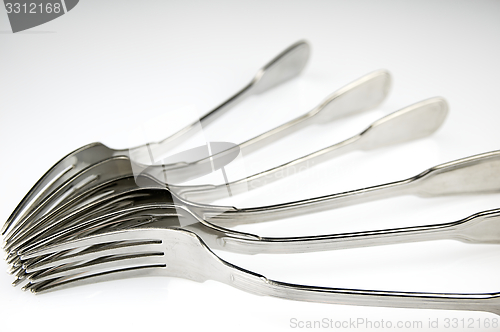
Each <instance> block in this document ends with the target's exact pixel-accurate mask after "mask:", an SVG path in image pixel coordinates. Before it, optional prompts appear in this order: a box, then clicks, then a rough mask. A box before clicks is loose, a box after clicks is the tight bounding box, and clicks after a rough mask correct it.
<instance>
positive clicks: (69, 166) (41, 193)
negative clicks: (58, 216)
mask: <svg viewBox="0 0 500 332" xmlns="http://www.w3.org/2000/svg"><path fill="white" fill-rule="evenodd" d="M309 54H310V48H309V45H308V43H307V42H305V41H299V42H297V43H295V44H293V45H291V46H290V47H288V48H287V49H286V50H284V51H283V52H282V53H280V54H279V55H278V56H276V57H275V58H274V59H273V60H271V61H270V62H269V63H267V64H266V65H265V66H264V67H262V68H261V69H260V70H259V71H258V72H257V74H256V75H255V76H254V78H253V79H252V81H251V82H250V83H249V84H248V85H246V86H245V87H244V88H242V89H241V90H240V91H238V92H237V93H236V94H234V95H233V96H232V97H230V98H229V99H228V100H226V101H225V102H223V103H222V104H220V105H219V106H217V107H216V108H215V109H213V110H212V111H210V112H208V113H207V114H205V115H204V116H203V117H201V118H200V119H199V121H196V122H194V123H192V124H190V125H188V126H186V127H185V128H183V129H181V130H179V131H178V132H177V133H175V134H173V135H172V136H170V137H168V138H166V139H164V140H163V141H161V142H157V143H149V144H146V145H144V146H140V147H135V148H130V149H125V150H113V149H110V148H108V147H107V146H105V145H103V144H101V143H92V144H89V145H86V146H83V147H81V148H79V149H77V150H75V151H73V152H71V153H70V154H68V155H67V156H65V157H64V158H62V159H61V160H60V161H58V162H57V163H56V164H55V165H54V166H52V168H51V169H49V170H48V171H47V173H45V174H44V175H43V176H42V178H40V180H38V182H37V183H36V184H35V185H34V186H33V188H31V189H30V191H29V192H28V194H26V196H25V197H24V198H23V199H22V201H21V202H20V203H19V204H18V206H17V207H16V209H15V210H14V211H13V212H12V214H11V215H10V217H9V218H8V220H7V222H6V223H5V224H4V226H3V228H2V231H1V232H2V235H3V234H5V232H6V231H7V230H8V229H9V227H10V226H11V225H12V224H13V223H15V222H17V221H18V220H19V219H21V218H22V217H23V216H25V215H26V214H28V213H30V212H31V211H32V210H33V209H34V208H36V206H37V205H38V204H39V203H40V202H42V201H43V200H44V199H45V197H46V196H47V195H48V194H50V192H51V191H52V190H54V189H55V188H57V187H58V186H59V185H61V184H62V183H64V182H65V181H66V180H68V179H69V178H71V177H72V176H74V175H75V174H78V172H80V171H81V170H83V169H85V168H86V167H88V166H89V165H93V164H95V163H98V162H99V161H102V160H105V159H108V158H110V157H113V156H129V155H130V154H132V155H134V158H135V159H137V158H139V157H140V156H141V155H143V154H146V155H149V154H150V153H153V152H152V150H151V149H152V147H154V148H155V151H154V152H155V154H162V153H163V152H165V151H168V150H170V149H172V147H174V146H176V145H177V144H178V143H179V142H180V141H181V140H185V139H187V138H188V137H189V136H190V135H193V134H195V133H196V129H197V127H198V125H199V124H201V125H202V126H207V125H209V124H210V123H211V122H212V121H214V120H215V119H217V118H218V117H220V116H221V115H222V114H224V113H225V112H227V111H228V110H229V109H230V108H231V107H232V106H234V105H235V104H237V103H238V102H240V101H242V100H243V99H245V98H246V97H248V96H250V95H252V94H259V93H262V92H264V91H266V90H268V89H271V88H273V87H274V86H276V85H278V84H280V83H282V82H284V81H287V80H289V79H291V78H294V77H296V76H297V75H298V74H300V72H301V71H302V69H304V67H305V65H306V63H307V60H308V59H309ZM143 159H144V158H143ZM148 166H149V165H143V164H136V165H135V167H136V168H137V169H138V170H141V169H144V168H147V167H148ZM173 166H175V165H173ZM156 168H160V170H159V172H160V173H161V169H162V167H161V166H157V167H156ZM149 169H152V168H151V166H149ZM153 169H155V168H154V167H153ZM157 171H158V170H157Z"/></svg>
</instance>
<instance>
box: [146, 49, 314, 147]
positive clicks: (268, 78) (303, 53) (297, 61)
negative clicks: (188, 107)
mask: <svg viewBox="0 0 500 332" xmlns="http://www.w3.org/2000/svg"><path fill="white" fill-rule="evenodd" d="M309 54H310V46H309V44H308V43H307V42H306V41H303V40H301V41H298V42H296V43H295V44H293V45H291V46H290V47H288V48H287V49H286V50H284V51H283V52H281V53H280V54H279V55H278V56H276V57H275V58H274V59H273V60H271V61H270V62H269V63H267V64H266V65H265V66H264V67H262V68H261V69H259V71H257V74H256V75H255V76H254V78H253V79H252V81H251V82H250V83H249V84H248V85H246V86H245V87H243V88H242V89H241V90H240V91H238V92H236V93H235V94H234V95H233V96H232V97H230V98H229V99H228V100H226V101H225V102H223V103H222V104H220V105H219V106H217V107H216V108H214V109H213V110H211V111H210V112H208V113H207V114H205V115H204V116H202V117H201V118H200V119H199V121H196V122H194V123H192V124H190V125H188V126H186V127H184V128H183V129H181V130H179V131H178V132H177V133H175V134H173V135H171V136H170V137H167V138H166V139H164V140H162V141H160V142H158V143H157V145H159V147H158V150H159V151H156V152H155V154H157V155H161V154H162V153H164V152H166V151H168V150H170V149H171V148H172V147H175V146H176V145H177V144H178V142H179V141H178V140H179V139H182V140H185V139H188V138H189V135H190V134H191V135H192V134H194V133H195V132H196V130H195V129H196V128H197V127H198V123H200V124H201V125H202V126H207V125H208V124H210V123H211V122H212V121H214V120H216V119H217V118H218V117H220V116H221V115H223V114H224V113H225V112H226V111H228V110H229V109H230V108H231V107H232V106H234V105H236V104H237V103H238V102H240V101H242V100H243V99H245V98H246V97H247V96H249V95H251V94H253V93H261V92H264V91H266V90H268V89H271V88H272V87H274V86H276V85H279V84H281V83H283V82H285V81H287V80H289V79H292V78H294V77H296V76H297V75H299V74H300V73H301V72H302V70H303V69H304V67H305V65H306V63H307V61H308V60H309Z"/></svg>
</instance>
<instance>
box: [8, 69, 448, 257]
mask: <svg viewBox="0 0 500 332" xmlns="http://www.w3.org/2000/svg"><path fill="white" fill-rule="evenodd" d="M384 75H385V74H384ZM377 77H378V76H377ZM355 86H358V85H355ZM348 91H352V90H348ZM447 112H448V106H447V104H446V102H445V101H444V100H443V99H442V98H431V99H428V100H425V101H422V102H420V103H416V104H414V105H411V106H408V107H406V108H404V109H402V110H399V111H397V112H394V113H392V114H390V115H388V116H386V117H384V118H382V119H380V120H378V121H376V122H374V123H373V124H372V125H370V126H369V127H368V128H367V129H366V130H364V131H362V132H361V133H360V134H358V135H355V136H353V137H351V138H349V139H347V140H344V141H342V142H340V143H337V144H334V145H332V146H329V147H326V148H324V149H321V150H319V151H316V152H314V153H311V154H309V155H307V156H304V157H301V158H298V159H296V160H293V161H291V162H288V163H286V164H283V165H281V166H278V167H275V168H273V169H270V170H268V171H265V172H261V173H259V174H255V175H253V176H250V177H247V178H244V179H241V180H238V181H234V182H230V183H228V184H224V185H219V186H210V185H198V186H179V185H169V186H168V188H167V189H166V190H168V191H170V192H172V193H173V194H174V195H173V197H175V199H177V200H182V201H183V202H184V199H186V198H187V199H191V200H194V201H196V202H200V201H204V202H207V201H211V200H214V199H217V198H218V197H221V196H224V195H225V194H226V190H227V189H226V188H227V187H230V189H231V192H232V193H233V194H237V193H240V192H243V191H245V190H248V189H254V188H257V187H259V186H262V185H264V184H266V183H269V182H271V181H273V180H275V179H278V178H283V177H273V176H272V175H273V174H276V173H279V174H291V173H293V172H284V170H285V171H286V170H287V169H288V168H291V167H293V168H295V169H300V167H299V166H300V165H301V164H303V163H306V162H309V163H311V164H318V163H319V162H321V161H324V160H327V159H329V158H332V157H334V156H337V155H339V154H341V153H345V152H348V151H352V150H355V149H374V148H377V147H383V146H387V145H390V144H397V143H402V142H406V141H408V140H413V139H418V138H422V137H426V136H428V135H430V134H431V133H433V132H435V131H436V130H437V129H438V128H439V127H440V126H441V124H442V123H443V121H444V119H445V118H446V115H447ZM132 173H133V170H132V169H131V162H130V161H129V160H128V158H126V157H115V158H110V159H108V160H105V161H102V162H100V163H98V164H95V165H93V166H89V167H88V168H87V169H85V170H83V171H82V172H80V173H79V174H78V175H76V176H75V177H73V178H70V179H68V181H67V182H65V183H63V184H62V185H61V186H60V187H59V188H57V189H56V190H55V191H54V192H52V193H51V194H50V195H48V196H47V197H46V198H45V200H44V201H43V202H41V203H39V204H38V206H37V207H36V208H34V209H33V210H32V211H31V213H30V214H29V215H28V216H27V217H25V218H23V219H21V220H20V221H19V222H18V223H17V224H16V225H14V226H13V227H11V229H10V230H9V232H8V233H7V235H6V237H5V242H4V249H5V250H7V251H8V252H9V253H11V254H12V255H15V253H16V252H17V251H19V248H21V247H22V246H24V245H26V243H28V241H30V240H31V239H32V238H33V236H38V234H39V233H40V231H41V229H43V227H44V225H45V224H46V223H47V220H50V219H53V218H54V217H53V216H54V215H56V216H57V215H61V213H63V212H64V211H68V210H70V209H72V208H74V207H76V206H77V205H78V204H82V202H83V201H92V200H95V199H98V198H99V197H101V196H103V195H104V196H106V195H111V194H115V195H116V194H121V193H122V190H123V189H126V187H123V186H120V185H119V184H118V183H117V182H116V181H115V179H123V178H130V177H132V176H133V174H132ZM89 178H91V179H93V181H89V180H88V179H89ZM141 180H142V177H139V178H136V182H140V181H141ZM82 183H83V184H82ZM75 184H76V185H75ZM141 185H146V184H141ZM158 185H161V184H160V183H158ZM60 202H64V205H63V207H60V208H56V207H57V206H58V205H60V204H59V203H60ZM190 206H191V208H194V207H193V204H190ZM205 209H206V208H205ZM232 210H233V211H234V210H235V208H232V207H217V208H213V207H211V208H209V209H208V211H212V212H213V213H212V214H220V213H222V212H224V211H232ZM51 211H53V212H52V213H50V212H51ZM205 213H207V212H205ZM49 215H50V216H49ZM267 215H268V218H269V217H272V214H267Z"/></svg>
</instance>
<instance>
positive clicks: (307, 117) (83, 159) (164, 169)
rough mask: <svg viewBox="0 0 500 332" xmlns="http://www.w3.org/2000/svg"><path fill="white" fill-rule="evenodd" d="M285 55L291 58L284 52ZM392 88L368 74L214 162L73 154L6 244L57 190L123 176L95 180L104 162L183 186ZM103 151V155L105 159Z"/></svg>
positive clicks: (19, 216) (381, 75) (386, 79)
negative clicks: (120, 161)
mask: <svg viewBox="0 0 500 332" xmlns="http://www.w3.org/2000/svg"><path fill="white" fill-rule="evenodd" d="M300 45H302V44H300ZM292 49H293V48H292ZM285 54H288V53H286V51H285ZM282 58H283V57H282V56H279V57H278V58H277V59H278V60H280V59H282ZM278 60H275V61H278ZM276 63H279V62H271V64H273V65H276ZM265 68H266V67H265ZM390 82H391V77H390V74H389V73H388V72H387V71H385V70H378V71H375V72H372V73H369V74H367V75H365V76H363V77H361V78H360V79H358V80H356V81H354V82H352V83H350V84H348V85H346V86H345V87H343V88H341V89H339V90H337V91H335V92H334V93H332V94H331V95H329V96H328V97H326V98H325V99H324V100H323V101H322V102H321V103H320V104H319V105H318V106H317V107H315V108H313V109H312V110H311V111H309V112H307V113H306V114H304V115H303V116H300V117H298V118H296V119H293V120H291V121H289V122H287V123H285V124H283V125H281V126H278V127H276V128H274V129H272V130H270V131H268V132H265V133H263V134H261V135H258V136H256V137H254V138H252V139H250V140H247V141H245V142H243V143H242V144H240V145H238V146H236V147H234V148H228V149H227V150H222V151H221V150H218V151H215V150H213V151H212V153H213V154H212V155H211V156H210V157H208V158H203V157H202V158H201V159H199V160H198V159H197V158H194V160H191V162H177V163H175V164H171V165H164V164H160V165H158V164H154V165H149V166H146V165H141V164H139V163H138V162H137V160H136V158H137V157H136V153H135V152H134V151H139V150H140V149H138V148H137V149H135V150H131V151H130V154H128V152H127V151H125V150H121V151H119V152H116V153H115V152H113V151H112V150H110V149H108V148H107V147H104V146H103V145H102V144H100V143H94V144H93V145H91V146H90V145H89V146H87V147H85V148H82V149H79V150H77V151H75V152H73V153H71V154H69V155H68V156H66V157H65V158H63V159H62V160H61V161H60V162H59V163H57V164H56V165H55V166H54V167H53V168H52V169H51V170H49V172H48V173H47V174H45V175H44V176H43V177H42V178H41V179H40V180H39V182H38V183H37V184H36V185H35V186H34V187H33V188H32V189H31V190H30V192H29V193H28V194H27V195H26V196H25V197H24V199H23V200H22V201H21V203H20V204H19V205H18V206H17V207H16V209H15V210H14V212H13V213H12V215H11V216H10V217H9V218H8V220H7V222H6V223H5V224H4V226H3V228H2V234H3V235H6V237H7V238H8V237H9V236H10V235H11V234H12V230H13V229H15V228H16V227H19V225H20V224H22V223H24V220H25V219H27V218H29V216H31V215H33V214H34V213H35V212H36V211H37V210H39V209H40V206H41V205H44V202H45V201H46V200H47V199H48V197H50V196H51V195H53V194H54V193H55V192H57V190H58V188H60V187H61V186H63V185H66V186H73V187H74V189H75V190H76V191H77V190H78V189H80V188H81V187H85V186H86V185H87V184H89V183H92V182H94V183H95V182H96V181H95V180H98V181H99V180H102V179H109V178H110V177H113V176H116V174H115V173H114V172H119V173H120V174H122V173H123V172H124V168H121V171H120V170H108V172H109V173H103V174H91V173H90V172H89V170H91V169H92V167H93V166H95V165H97V164H99V162H100V161H103V160H106V159H109V158H111V157H114V156H118V155H120V156H124V157H129V159H130V161H129V163H131V167H126V169H127V172H128V174H129V175H135V176H137V175H139V174H149V175H151V176H154V177H156V178H157V179H158V180H160V181H162V182H163V183H169V184H170V183H173V182H177V181H181V182H182V181H185V180H188V179H192V178H194V177H196V176H201V175H203V174H207V173H210V172H211V171H212V167H213V166H214V165H218V166H216V167H221V166H222V165H224V164H227V163H229V162H230V161H232V160H233V159H234V158H235V157H236V155H238V154H239V153H240V152H241V153H246V154H248V153H251V152H253V151H255V150H256V149H257V148H260V147H262V146H264V145H265V144H266V143H267V142H269V141H271V140H276V139H279V138H281V137H283V136H285V135H286V134H289V133H290V132H292V131H293V130H296V129H300V128H302V127H304V126H306V125H311V124H314V123H318V122H324V121H326V120H330V121H331V120H334V119H336V118H338V117H341V116H345V115H350V114H355V113H359V112H361V111H366V110H369V109H372V108H375V107H376V106H378V105H379V104H380V103H381V102H382V101H383V100H384V99H385V97H386V96H387V93H388V91H389V87H390ZM150 146H151V144H149V145H147V147H148V148H149V147H150ZM223 146H224V145H223ZM225 146H227V145H225ZM99 149H101V150H102V149H105V151H106V153H104V152H102V151H101V150H99ZM99 151H101V152H99ZM103 151H104V150H103ZM108 152H109V153H108ZM111 152H112V153H111ZM184 155H186V154H184ZM194 156H196V157H198V154H196V153H195V154H194ZM191 158H193V154H191ZM63 166H64V167H65V168H64V171H63V172H61V173H60V174H59V175H57V176H55V175H54V174H55V173H56V169H59V170H60V169H62V168H63ZM81 174H86V176H87V179H84V180H83V182H82V183H80V184H79V183H75V182H74V181H73V179H75V178H79V179H80V178H81V176H80V175H81ZM122 175H123V174H122Z"/></svg>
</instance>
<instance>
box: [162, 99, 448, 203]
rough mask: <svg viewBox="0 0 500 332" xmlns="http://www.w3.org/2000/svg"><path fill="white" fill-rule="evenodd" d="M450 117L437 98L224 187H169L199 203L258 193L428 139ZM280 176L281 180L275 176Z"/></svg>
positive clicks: (444, 104) (419, 103)
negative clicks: (331, 164) (332, 164)
mask: <svg viewBox="0 0 500 332" xmlns="http://www.w3.org/2000/svg"><path fill="white" fill-rule="evenodd" d="M447 114H448V104H447V102H446V100H444V99H443V98H440V97H434V98H430V99H426V100H423V101H421V102H418V103H415V104H413V105H410V106H408V107H406V108H403V109H401V110H399V111H396V112H394V113H392V114H389V115H387V116H385V117H384V118H382V119H380V120H378V121H375V122H374V123H372V124H371V125H370V126H369V127H368V128H367V129H365V130H364V131H363V132H361V133H359V134H357V135H355V136H353V137H351V138H348V139H346V140H344V141H342V142H340V143H337V144H334V145H331V146H328V147H326V148H324V149H321V150H318V151H316V152H313V153H310V154H308V155H306V156H303V157H300V158H297V159H295V160H292V161H290V162H288V163H285V164H283V165H280V166H277V167H274V168H272V169H269V170H267V171H263V172H260V173H258V174H254V175H251V176H249V177H246V178H243V179H240V180H236V181H232V182H229V183H224V184H221V185H212V186H209V185H192V186H169V188H170V190H171V191H172V192H174V193H175V194H176V195H178V196H180V197H182V198H184V199H188V200H191V201H195V202H203V203H209V202H212V201H214V200H217V199H221V198H225V197H226V196H227V187H229V188H231V193H232V194H233V195H235V194H238V193H242V192H246V191H248V190H251V189H256V188H259V187H261V186H264V185H266V184H268V183H271V182H273V181H276V180H277V179H282V178H284V177H286V176H287V175H289V174H295V173H296V172H297V171H300V170H301V169H302V168H304V167H301V166H303V165H304V164H306V163H308V164H314V165H317V164H319V163H321V162H324V161H326V160H329V159H331V158H334V157H336V156H339V155H341V154H344V153H347V152H351V151H354V150H371V149H375V148H380V147H386V146H390V145H394V144H399V143H405V142H408V141H411V140H416V139H420V138H424V137H427V136H429V135H431V134H432V133H434V132H435V131H436V130H438V129H439V128H440V127H441V125H442V124H443V122H444V120H445V119H446V116H447ZM274 174H280V176H279V177H278V176H274Z"/></svg>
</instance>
